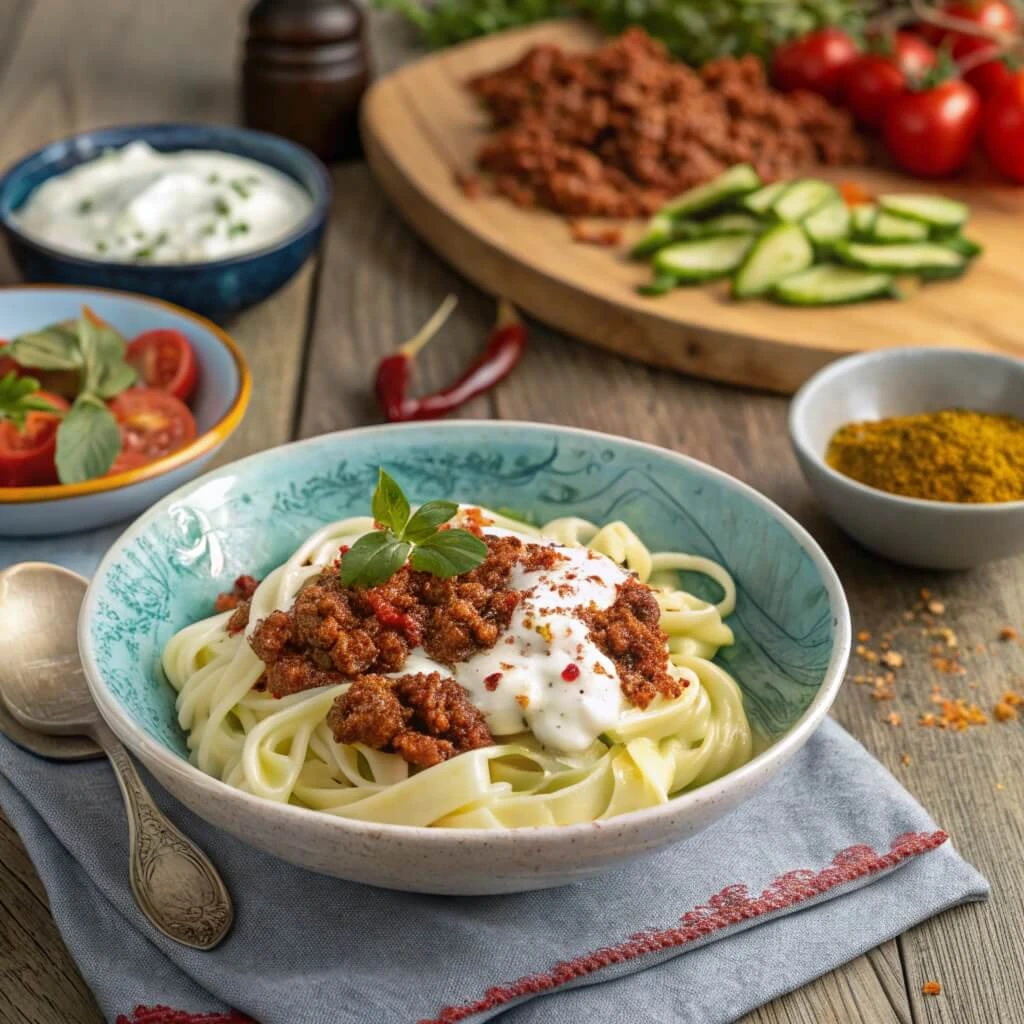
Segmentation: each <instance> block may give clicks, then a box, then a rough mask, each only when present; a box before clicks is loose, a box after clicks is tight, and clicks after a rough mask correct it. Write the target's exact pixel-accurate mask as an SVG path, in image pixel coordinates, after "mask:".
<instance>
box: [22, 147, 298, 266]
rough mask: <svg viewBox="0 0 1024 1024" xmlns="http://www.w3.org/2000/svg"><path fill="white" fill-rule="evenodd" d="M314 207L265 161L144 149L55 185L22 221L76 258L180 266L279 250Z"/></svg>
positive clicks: (49, 184)
mask: <svg viewBox="0 0 1024 1024" xmlns="http://www.w3.org/2000/svg"><path fill="white" fill-rule="evenodd" d="M257 190H258V191H257ZM311 208H312V202H311V199H310V196H309V194H308V193H307V192H306V190H305V189H303V188H302V187H301V186H300V185H299V184H298V183H297V182H295V181H293V180H292V179H291V178H289V177H288V176H287V175H285V174H282V173H281V172H280V171H278V170H276V169H275V168H273V167H269V166H267V165H265V164H261V163H259V162H258V161H255V160H249V159H247V158H245V157H239V156H236V155H234V154H232V153H221V152H217V151H216V150H199V149H192V150H181V151H176V152H170V153H163V152H159V151H157V150H155V149H153V148H152V147H151V146H149V145H147V144H146V143H145V142H141V141H138V142H132V143H129V144H128V145H126V146H123V147H121V148H119V149H116V150H115V149H107V150H104V152H103V155H102V156H99V157H97V158H96V159H94V160H90V161H87V162H86V163H82V164H79V165H78V166H76V167H73V168H71V169H70V170H68V171H66V172H65V173H63V174H57V175H54V177H52V178H49V179H47V180H46V181H45V182H43V183H42V184H41V185H39V187H38V188H36V189H34V190H33V192H32V193H31V194H30V195H29V196H28V198H27V200H26V201H25V203H23V204H22V206H21V208H20V209H19V210H18V211H17V213H16V214H15V215H14V216H15V219H16V222H17V223H18V226H19V227H20V228H21V229H23V230H24V231H25V233H26V234H28V235H30V236H32V237H34V238H36V239H37V240H39V241H40V242H44V243H46V244H48V245H51V246H53V247H54V248H57V249H60V250H62V251H64V252H67V253H71V254H76V253H77V254H80V255H84V256H91V257H93V258H94V259H96V258H100V257H98V256H97V254H102V258H103V259H104V260H119V261H123V262H126V263H128V262H133V261H135V260H152V261H153V262H154V263H162V264H175V263H203V262H207V261H210V260H218V259H223V258H224V257H227V256H236V255H240V254H243V253H249V252H253V251H254V250H256V249H261V248H263V247H265V246H268V245H273V244H274V243H276V242H278V241H279V240H280V239H282V238H284V237H285V236H286V235H288V234H289V233H290V232H292V231H294V230H295V228H296V227H297V226H298V225H299V224H301V223H302V222H303V221H304V220H305V219H306V218H307V217H308V216H309V212H310V210H311ZM243 209H244V214H243V212H242V211H243ZM161 233H163V235H164V238H163V239H161V240H160V241H159V242H158V241H157V239H158V238H160V235H161ZM100 242H102V246H101V245H100V244H99V243H100Z"/></svg>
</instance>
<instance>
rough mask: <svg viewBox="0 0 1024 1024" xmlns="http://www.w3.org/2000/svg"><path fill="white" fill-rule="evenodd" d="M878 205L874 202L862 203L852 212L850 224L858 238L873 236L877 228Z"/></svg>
mask: <svg viewBox="0 0 1024 1024" xmlns="http://www.w3.org/2000/svg"><path fill="white" fill-rule="evenodd" d="M877 216H878V207H877V206H875V204H874V203H861V204H860V205H859V206H855V207H854V208H853V210H852V211H851V213H850V226H851V227H852V229H853V235H854V236H855V237H856V238H871V237H872V234H873V232H874V229H875V218H876V217H877Z"/></svg>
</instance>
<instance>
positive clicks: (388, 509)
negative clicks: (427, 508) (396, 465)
mask: <svg viewBox="0 0 1024 1024" xmlns="http://www.w3.org/2000/svg"><path fill="white" fill-rule="evenodd" d="M371 511H372V512H373V518H374V519H376V520H377V522H378V523H383V524H384V525H385V526H389V527H391V529H392V530H394V531H395V533H396V534H397V535H398V536H399V537H401V536H402V531H403V530H404V529H405V524H406V523H407V522H408V521H409V499H408V498H406V496H405V495H404V494H403V493H402V488H401V487H399V486H398V484H397V483H396V482H395V481H394V480H393V479H392V478H391V477H390V476H388V474H387V473H385V472H384V470H383V469H381V470H380V471H379V475H378V477H377V489H376V490H375V491H374V492H373V504H372V506H371Z"/></svg>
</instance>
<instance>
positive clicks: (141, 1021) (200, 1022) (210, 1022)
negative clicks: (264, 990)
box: [115, 1006, 256, 1024]
mask: <svg viewBox="0 0 1024 1024" xmlns="http://www.w3.org/2000/svg"><path fill="white" fill-rule="evenodd" d="M115 1024H256V1022H255V1021H254V1020H253V1019H252V1018H251V1017H246V1016H245V1015H244V1014H241V1013H239V1012H238V1011H237V1010H231V1011H229V1012H228V1013H186V1012H185V1011H184V1010H172V1009H171V1008H170V1007H169V1006H136V1007H135V1009H134V1010H132V1015H131V1016H130V1017H128V1016H127V1015H125V1014H123V1013H122V1014H121V1015H120V1016H119V1017H118V1018H117V1020H116V1021H115Z"/></svg>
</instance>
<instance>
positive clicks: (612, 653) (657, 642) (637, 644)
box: [582, 579, 686, 708]
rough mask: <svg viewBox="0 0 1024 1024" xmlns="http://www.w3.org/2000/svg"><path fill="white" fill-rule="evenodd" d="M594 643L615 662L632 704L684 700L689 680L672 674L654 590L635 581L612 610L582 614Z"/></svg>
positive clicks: (620, 593)
mask: <svg viewBox="0 0 1024 1024" xmlns="http://www.w3.org/2000/svg"><path fill="white" fill-rule="evenodd" d="M582 618H583V621H584V622H586V624H587V625H588V626H590V635H591V637H592V638H593V640H594V643H596V644H597V646H598V647H600V648H601V650H602V651H603V652H604V653H605V654H606V655H607V656H608V657H609V658H611V660H612V661H613V662H615V667H616V668H617V669H618V671H619V685H620V686H621V687H622V693H623V695H624V696H625V698H626V700H628V701H629V702H630V704H634V705H636V706H637V707H638V708H645V707H647V705H648V704H650V703H651V701H652V700H654V698H655V697H657V696H659V695H660V696H664V697H670V698H671V697H678V696H679V695H680V694H681V693H682V692H683V689H684V688H685V687H686V682H685V681H684V680H681V679H675V678H673V677H672V676H671V675H669V672H668V657H667V654H666V650H667V646H666V645H667V644H668V637H667V636H666V634H665V633H664V631H663V630H662V629H661V627H660V626H659V625H658V620H659V619H660V618H661V609H660V608H659V607H658V601H657V598H655V596H654V594H653V593H652V592H651V590H650V588H649V587H646V586H644V584H642V583H640V582H639V580H635V579H629V580H626V582H625V583H622V584H620V585H619V588H618V593H617V595H616V598H615V602H614V603H613V604H612V605H611V607H609V608H604V609H601V610H597V609H591V610H589V611H585V612H583V613H582Z"/></svg>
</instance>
